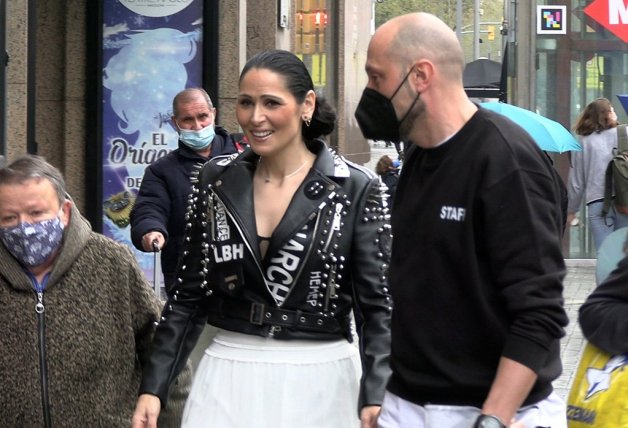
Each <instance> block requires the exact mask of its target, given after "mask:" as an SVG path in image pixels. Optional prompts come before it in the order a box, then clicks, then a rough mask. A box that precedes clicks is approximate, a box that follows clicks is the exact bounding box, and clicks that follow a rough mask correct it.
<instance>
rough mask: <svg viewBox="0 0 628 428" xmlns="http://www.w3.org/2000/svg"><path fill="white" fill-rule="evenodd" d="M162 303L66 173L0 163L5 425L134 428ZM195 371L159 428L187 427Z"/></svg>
mask: <svg viewBox="0 0 628 428" xmlns="http://www.w3.org/2000/svg"><path fill="white" fill-rule="evenodd" d="M159 310H160V305H159V302H158V300H157V299H156V297H155V295H154V293H153V291H152V290H151V288H150V287H149V285H148V282H147V281H146V279H145V278H144V276H143V274H142V271H141V269H140V268H139V266H138V264H137V262H136V261H135V259H134V258H133V256H132V255H131V252H130V250H129V249H128V248H127V247H126V246H123V245H120V244H118V243H116V242H114V241H112V240H111V239H109V238H106V237H104V236H103V235H101V234H98V233H95V232H93V231H92V229H91V227H90V225H89V223H88V222H87V221H86V220H85V219H84V218H83V217H82V216H81V213H80V212H79V211H78V210H77V209H76V207H74V206H73V203H72V201H71V200H70V199H68V197H67V196H66V190H65V184H64V180H63V177H62V176H61V173H60V172H59V170H57V169H56V168H54V167H53V166H52V165H50V164H48V163H47V162H46V161H45V160H43V158H40V157H37V156H23V157H20V158H18V159H16V160H15V161H13V162H11V163H10V164H9V165H8V166H6V167H0V325H1V326H2V334H0V391H2V393H1V394H0V421H2V422H1V425H2V426H3V427H5V426H6V427H18V426H20V427H23V426H28V427H46V428H48V427H59V426H71V427H74V426H107V427H119V428H123V427H125V428H126V427H128V426H130V424H131V413H132V409H133V406H134V405H135V399H136V391H137V389H138V388H139V380H140V375H141V371H142V366H143V364H144V363H145V362H146V361H147V359H148V355H149V352H150V343H151V339H152V335H153V332H154V330H155V321H156V320H157V319H158V318H159ZM189 383H190V370H189V368H188V369H186V374H185V375H183V376H181V377H180V380H179V381H177V384H176V385H177V386H176V387H175V388H176V390H177V396H178V398H177V402H178V404H176V405H175V406H174V407H173V408H172V409H170V407H169V408H168V411H169V412H171V413H170V414H169V415H168V416H166V417H165V419H163V420H160V422H159V424H160V427H161V426H169V427H174V426H180V420H181V417H182V416H181V414H182V410H183V404H184V403H185V399H186V397H187V390H186V388H189Z"/></svg>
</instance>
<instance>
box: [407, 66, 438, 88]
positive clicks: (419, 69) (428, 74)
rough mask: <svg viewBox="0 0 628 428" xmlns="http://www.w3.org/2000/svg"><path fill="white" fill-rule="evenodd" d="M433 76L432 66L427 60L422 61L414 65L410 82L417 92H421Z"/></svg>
mask: <svg viewBox="0 0 628 428" xmlns="http://www.w3.org/2000/svg"><path fill="white" fill-rule="evenodd" d="M433 76H434V64H433V63H432V62H431V61H429V60H426V59H422V60H419V61H417V62H415V63H414V65H413V70H412V72H411V73H410V80H411V82H412V85H413V86H414V87H415V88H416V89H417V91H418V92H423V91H424V90H425V87H426V86H427V85H429V84H430V82H431V80H432V78H433Z"/></svg>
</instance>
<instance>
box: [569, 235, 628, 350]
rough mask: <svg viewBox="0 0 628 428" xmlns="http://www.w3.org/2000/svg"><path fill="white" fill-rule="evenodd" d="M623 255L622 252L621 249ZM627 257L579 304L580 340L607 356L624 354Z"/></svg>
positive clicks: (627, 335)
mask: <svg viewBox="0 0 628 428" xmlns="http://www.w3.org/2000/svg"><path fill="white" fill-rule="evenodd" d="M624 254H626V250H625V247H624ZM627 314H628V255H626V256H624V257H623V258H622V260H621V261H620V262H619V263H618V265H617V267H616V268H615V269H614V270H613V271H612V272H611V273H610V274H609V275H608V277H606V279H604V280H603V281H602V282H601V283H600V284H599V285H598V286H597V287H596V288H595V290H593V292H592V293H591V294H590V295H589V296H588V297H587V299H586V301H585V302H584V303H583V304H582V306H581V307H580V309H579V313H578V323H579V324H580V328H581V329H582V333H583V334H584V337H585V338H586V339H587V340H588V341H589V342H591V343H593V344H594V345H595V346H597V347H598V348H600V349H601V350H603V351H605V352H608V353H609V354H611V355H618V354H625V353H628V316H627Z"/></svg>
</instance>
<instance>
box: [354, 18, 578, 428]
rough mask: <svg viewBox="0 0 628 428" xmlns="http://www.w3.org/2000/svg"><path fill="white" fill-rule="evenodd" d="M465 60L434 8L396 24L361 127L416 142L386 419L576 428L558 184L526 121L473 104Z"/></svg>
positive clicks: (371, 56) (383, 44)
mask: <svg viewBox="0 0 628 428" xmlns="http://www.w3.org/2000/svg"><path fill="white" fill-rule="evenodd" d="M463 69H464V55H463V52H462V48H461V46H460V44H459V42H458V40H457V39H456V36H455V34H454V32H453V31H452V30H451V29H450V28H448V27H447V25H446V24H445V23H443V22H442V21H441V20H439V19H438V18H436V17H435V16H433V15H429V14H425V13H416V14H411V15H404V16H400V17H397V18H394V19H392V20H390V21H389V22H387V23H385V24H384V25H382V26H381V27H379V28H378V30H377V31H376V32H375V34H374V36H373V38H372V40H371V42H370V44H369V48H368V56H367V61H366V73H367V75H368V84H367V87H366V88H365V90H364V93H363V96H362V99H361V100H360V103H359V105H358V108H357V110H356V118H357V120H358V123H359V125H360V128H361V129H362V132H363V134H364V136H365V137H366V138H369V139H373V140H385V141H399V140H402V141H405V142H408V143H409V145H410V146H411V147H410V149H409V151H408V153H407V157H406V159H405V162H404V167H403V171H402V173H401V177H400V180H399V183H398V186H397V190H396V195H395V201H394V206H393V208H392V213H393V214H392V228H393V236H394V240H393V247H392V259H391V265H390V278H389V282H390V288H391V291H392V294H393V299H394V302H395V309H394V311H393V316H392V354H391V367H392V371H393V373H392V376H391V378H390V381H389V383H388V386H387V393H386V397H385V399H384V403H383V406H382V410H381V414H380V417H379V426H380V427H381V428H391V427H427V426H429V427H439V428H447V427H479V428H499V427H506V426H510V427H515V426H517V427H520V426H526V427H537V426H540V427H552V428H556V427H566V416H565V405H564V402H563V401H562V400H561V399H560V398H559V397H558V396H557V395H556V394H555V393H554V392H553V390H552V381H553V380H554V379H556V378H557V377H558V376H559V375H560V373H561V362H560V355H559V349H560V348H559V339H560V338H561V337H562V336H563V335H564V329H563V327H564V326H565V325H566V324H567V322H568V320H567V316H566V314H565V311H564V308H563V306H562V302H563V299H562V280H563V278H564V275H565V266H564V261H563V256H562V253H561V233H562V223H563V220H562V211H561V200H560V199H561V187H560V183H558V181H557V179H556V177H557V176H556V174H555V172H554V170H553V167H552V165H551V162H550V160H549V159H548V157H547V156H546V155H545V153H543V152H542V151H540V150H539V149H538V147H537V146H536V144H535V143H534V141H533V140H532V139H531V137H530V136H529V135H528V134H527V133H526V132H525V131H524V130H523V129H521V128H520V127H519V126H517V125H515V124H514V123H513V122H511V121H510V120H509V119H507V118H506V117H504V116H501V115H498V114H496V113H493V112H490V111H488V110H485V109H482V108H480V107H478V105H476V104H474V103H473V102H471V101H470V100H469V98H468V97H467V95H466V93H465V91H464V87H463V84H462V73H463ZM515 421H518V422H515Z"/></svg>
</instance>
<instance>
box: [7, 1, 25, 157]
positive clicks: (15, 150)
mask: <svg viewBox="0 0 628 428" xmlns="http://www.w3.org/2000/svg"><path fill="white" fill-rule="evenodd" d="M6 6H7V9H6V12H7V13H6V15H7V16H6V18H7V19H6V24H7V27H6V35H7V41H6V43H7V52H8V53H9V58H10V59H9V65H8V67H7V68H6V71H7V76H6V79H7V93H6V105H7V122H6V135H7V148H6V150H7V151H6V154H7V158H8V160H9V161H10V160H11V159H13V158H14V157H15V156H17V155H19V154H23V153H26V90H27V81H26V79H27V76H28V73H27V59H26V54H27V47H28V31H27V30H28V25H27V23H28V21H27V16H28V3H27V2H26V1H24V0H8V1H7V4H6Z"/></svg>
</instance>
